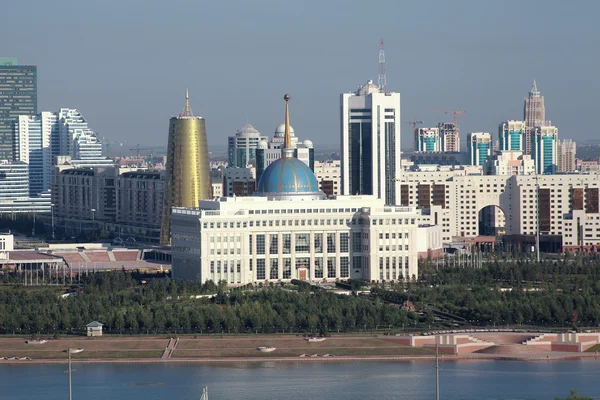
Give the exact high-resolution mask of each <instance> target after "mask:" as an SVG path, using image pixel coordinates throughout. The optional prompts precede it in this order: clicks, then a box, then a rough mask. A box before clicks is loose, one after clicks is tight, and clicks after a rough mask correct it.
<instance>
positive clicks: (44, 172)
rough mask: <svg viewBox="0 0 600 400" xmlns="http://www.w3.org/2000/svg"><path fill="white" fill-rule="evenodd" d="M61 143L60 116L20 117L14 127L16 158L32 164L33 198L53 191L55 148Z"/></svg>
mask: <svg viewBox="0 0 600 400" xmlns="http://www.w3.org/2000/svg"><path fill="white" fill-rule="evenodd" d="M57 140H58V117H57V115H56V114H54V113H51V112H42V113H40V114H37V115H19V117H18V119H17V121H15V122H14V124H13V143H14V155H13V159H14V160H15V161H22V162H24V163H26V164H28V165H29V177H30V179H29V195H30V196H32V197H34V196H38V195H39V194H40V193H42V192H45V191H47V190H49V189H50V183H51V181H52V163H53V153H54V152H55V149H54V148H53V145H54V144H55V143H56V142H57Z"/></svg>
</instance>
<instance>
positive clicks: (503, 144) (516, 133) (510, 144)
mask: <svg viewBox="0 0 600 400" xmlns="http://www.w3.org/2000/svg"><path fill="white" fill-rule="evenodd" d="M526 132H527V125H526V124H525V121H513V120H510V121H504V122H502V123H501V124H500V126H499V127H498V137H499V138H500V150H501V151H521V152H524V153H525V154H531V152H529V153H527V152H526V151H525V134H526Z"/></svg>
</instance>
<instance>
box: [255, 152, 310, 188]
mask: <svg viewBox="0 0 600 400" xmlns="http://www.w3.org/2000/svg"><path fill="white" fill-rule="evenodd" d="M256 192H257V194H270V193H288V194H293V193H319V184H318V183H317V178H315V174H313V172H312V171H311V170H310V168H308V166H307V165H306V164H304V163H303V162H302V161H300V160H298V159H297V158H296V157H282V158H280V159H278V160H276V161H274V162H273V163H271V164H270V165H269V166H268V167H267V169H265V172H263V174H262V175H261V177H260V180H259V181H258V188H257V190H256Z"/></svg>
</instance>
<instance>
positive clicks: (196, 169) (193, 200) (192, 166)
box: [160, 89, 212, 245]
mask: <svg viewBox="0 0 600 400" xmlns="http://www.w3.org/2000/svg"><path fill="white" fill-rule="evenodd" d="M207 199H212V183H211V180H210V166H209V160H208V141H207V139H206V123H205V120H204V118H202V117H196V116H194V114H193V113H192V109H191V107H190V102H189V96H188V91H187V89H186V91H185V108H184V109H183V112H182V113H181V114H179V116H177V117H172V118H171V120H170V121H169V144H168V148H167V169H166V185H165V200H164V206H163V215H162V226H161V233H160V242H161V244H163V245H168V244H170V243H171V210H172V208H173V207H198V201H199V200H207Z"/></svg>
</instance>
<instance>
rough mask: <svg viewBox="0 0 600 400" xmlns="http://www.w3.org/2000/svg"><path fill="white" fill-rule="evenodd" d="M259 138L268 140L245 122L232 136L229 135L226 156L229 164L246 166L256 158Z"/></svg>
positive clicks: (240, 166) (237, 166) (238, 166)
mask: <svg viewBox="0 0 600 400" xmlns="http://www.w3.org/2000/svg"><path fill="white" fill-rule="evenodd" d="M261 140H268V138H267V137H266V136H262V135H261V134H260V132H259V131H257V130H256V128H254V127H253V126H252V125H250V124H246V125H244V126H243V127H242V128H240V129H239V130H238V131H237V132H236V133H235V135H234V136H229V140H228V156H229V166H230V167H236V168H246V167H247V166H248V164H250V161H251V160H253V159H256V147H257V146H258V142H260V141H261Z"/></svg>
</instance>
